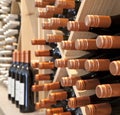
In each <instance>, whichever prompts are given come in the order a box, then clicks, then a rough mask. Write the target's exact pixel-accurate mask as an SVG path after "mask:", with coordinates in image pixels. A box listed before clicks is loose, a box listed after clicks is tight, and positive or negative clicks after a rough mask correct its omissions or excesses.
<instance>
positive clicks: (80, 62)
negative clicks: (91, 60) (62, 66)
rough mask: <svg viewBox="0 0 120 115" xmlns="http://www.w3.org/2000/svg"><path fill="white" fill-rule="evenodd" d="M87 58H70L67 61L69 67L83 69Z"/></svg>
mask: <svg viewBox="0 0 120 115" xmlns="http://www.w3.org/2000/svg"><path fill="white" fill-rule="evenodd" d="M86 60H87V59H70V60H68V62H67V67H68V68H69V69H84V63H85V61H86Z"/></svg>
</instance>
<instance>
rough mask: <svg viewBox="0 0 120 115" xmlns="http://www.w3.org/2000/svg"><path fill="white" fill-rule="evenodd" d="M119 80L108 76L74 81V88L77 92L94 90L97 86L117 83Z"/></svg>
mask: <svg viewBox="0 0 120 115" xmlns="http://www.w3.org/2000/svg"><path fill="white" fill-rule="evenodd" d="M119 82H120V79H119V78H116V77H114V76H112V75H111V74H108V75H106V76H104V75H103V76H101V78H100V77H99V78H93V79H87V80H78V81H76V84H75V85H76V88H77V89H78V90H91V89H95V88H96V86H97V85H100V84H106V83H119Z"/></svg>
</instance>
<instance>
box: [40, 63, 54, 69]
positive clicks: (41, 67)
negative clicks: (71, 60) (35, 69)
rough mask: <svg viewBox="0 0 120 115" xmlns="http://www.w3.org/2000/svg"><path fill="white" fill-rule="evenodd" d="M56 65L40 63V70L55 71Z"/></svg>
mask: <svg viewBox="0 0 120 115" xmlns="http://www.w3.org/2000/svg"><path fill="white" fill-rule="evenodd" d="M54 67H55V66H54V63H53V62H40V63H39V69H54Z"/></svg>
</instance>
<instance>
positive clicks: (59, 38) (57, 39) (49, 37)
mask: <svg viewBox="0 0 120 115" xmlns="http://www.w3.org/2000/svg"><path fill="white" fill-rule="evenodd" d="M46 40H47V41H48V42H61V41H62V40H63V35H59V34H58V35H57V34H47V38H46Z"/></svg>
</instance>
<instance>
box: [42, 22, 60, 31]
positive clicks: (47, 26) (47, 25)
mask: <svg viewBox="0 0 120 115" xmlns="http://www.w3.org/2000/svg"><path fill="white" fill-rule="evenodd" d="M58 27H59V26H58V25H53V24H52V23H50V22H43V23H42V29H48V30H51V29H57V28H58Z"/></svg>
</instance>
